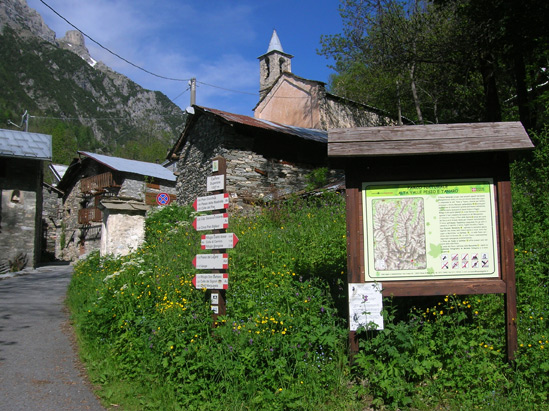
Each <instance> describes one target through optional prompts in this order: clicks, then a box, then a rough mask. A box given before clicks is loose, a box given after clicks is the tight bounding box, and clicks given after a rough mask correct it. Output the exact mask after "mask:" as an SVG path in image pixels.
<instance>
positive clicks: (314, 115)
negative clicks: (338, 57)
mask: <svg viewBox="0 0 549 411" xmlns="http://www.w3.org/2000/svg"><path fill="white" fill-rule="evenodd" d="M292 58H293V56H292V55H291V54H288V53H285V52H284V50H283V49H282V45H281V43H280V40H279V38H278V35H277V33H276V30H275V31H273V35H272V37H271V41H270V43H269V47H268V49H267V53H265V54H263V55H261V56H260V57H258V59H259V75H260V76H259V78H260V85H259V102H258V103H257V105H256V106H255V108H254V117H255V118H258V119H263V120H270V121H276V122H278V123H282V124H288V125H292V126H298V127H306V128H315V129H321V130H328V129H331V128H349V127H372V126H384V125H396V124H397V120H396V119H395V118H394V117H392V116H390V115H389V114H388V113H385V112H383V111H382V110H380V109H376V108H375V107H371V106H368V105H366V104H362V103H357V102H354V101H351V100H349V99H345V98H342V97H338V96H336V95H335V94H332V93H329V92H328V91H327V90H326V84H325V83H323V82H321V81H316V80H307V79H304V78H302V77H299V76H296V75H295V74H293V73H292V65H291V60H292Z"/></svg>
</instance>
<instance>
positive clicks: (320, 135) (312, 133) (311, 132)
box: [195, 106, 328, 143]
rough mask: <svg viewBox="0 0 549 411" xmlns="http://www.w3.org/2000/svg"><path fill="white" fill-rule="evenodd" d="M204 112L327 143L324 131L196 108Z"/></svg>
mask: <svg viewBox="0 0 549 411" xmlns="http://www.w3.org/2000/svg"><path fill="white" fill-rule="evenodd" d="M195 108H198V109H200V110H202V111H204V112H207V113H212V114H214V115H216V116H218V117H221V118H223V119H225V120H226V121H228V122H229V123H231V124H242V125H245V126H250V127H257V128H262V129H265V130H271V131H276V132H279V133H284V134H290V135H293V136H296V137H299V138H302V139H305V140H314V141H318V142H319V143H328V132H327V131H324V130H318V129H315V128H304V127H294V126H288V125H286V124H282V123H276V122H274V121H268V120H261V119H259V118H255V117H250V116H244V115H242V114H233V113H228V112H226V111H221V110H217V109H214V108H207V107H197V106H195Z"/></svg>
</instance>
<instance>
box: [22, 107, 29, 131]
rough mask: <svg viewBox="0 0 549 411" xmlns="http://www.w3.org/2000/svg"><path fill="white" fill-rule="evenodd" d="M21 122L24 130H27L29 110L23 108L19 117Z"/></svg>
mask: <svg viewBox="0 0 549 411" xmlns="http://www.w3.org/2000/svg"><path fill="white" fill-rule="evenodd" d="M21 123H25V131H29V112H28V110H25V112H24V113H23V116H22V117H21Z"/></svg>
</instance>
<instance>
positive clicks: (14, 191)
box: [0, 158, 43, 270]
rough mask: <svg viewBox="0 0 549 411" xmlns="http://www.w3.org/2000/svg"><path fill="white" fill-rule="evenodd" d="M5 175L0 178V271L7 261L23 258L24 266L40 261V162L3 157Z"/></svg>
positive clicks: (34, 264)
mask: <svg viewBox="0 0 549 411" xmlns="http://www.w3.org/2000/svg"><path fill="white" fill-rule="evenodd" d="M2 161H3V162H4V164H5V169H4V170H5V171H6V174H5V175H4V174H2V175H1V176H0V192H1V194H2V195H1V197H2V199H1V200H2V201H1V206H0V207H1V208H0V269H2V270H5V269H6V268H7V267H8V266H9V260H12V261H13V260H15V258H16V257H17V256H18V255H22V256H26V260H27V265H28V266H29V267H36V265H37V263H38V262H39V261H40V245H41V241H40V239H41V217H42V173H43V172H42V162H41V161H38V160H28V159H19V158H2Z"/></svg>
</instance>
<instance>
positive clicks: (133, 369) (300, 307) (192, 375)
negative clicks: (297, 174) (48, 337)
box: [68, 133, 549, 410]
mask: <svg viewBox="0 0 549 411" xmlns="http://www.w3.org/2000/svg"><path fill="white" fill-rule="evenodd" d="M535 139H536V141H535V142H536V145H537V148H536V152H535V153H534V155H533V157H532V158H530V159H528V160H523V161H519V162H517V163H515V164H514V165H513V196H514V199H513V200H514V214H515V215H514V218H515V226H514V229H515V244H516V253H515V254H516V255H515V257H516V272H517V299H518V310H519V315H518V319H517V324H518V338H519V350H518V352H517V355H516V361H515V362H514V363H513V364H507V363H506V362H505V346H504V342H505V339H504V323H503V321H504V315H503V298H502V296H501V295H479V296H454V295H449V296H443V297H440V298H429V299H419V298H418V299H411V298H408V299H385V301H384V304H385V307H386V312H385V324H386V329H385V330H383V331H369V332H363V333H362V336H361V342H360V344H361V351H360V353H359V354H358V355H356V356H355V357H354V362H353V366H352V367H351V366H350V365H349V362H348V353H347V351H346V333H347V330H346V323H345V321H344V319H343V318H342V313H343V312H344V309H345V286H344V279H345V278H346V268H345V266H346V239H345V221H344V219H345V217H344V215H345V207H344V201H343V199H342V198H340V197H337V196H329V195H327V196H324V197H321V198H317V199H314V200H310V201H307V202H306V201H297V200H296V201H293V202H289V203H287V204H285V205H283V206H279V207H272V208H269V209H265V210H264V211H263V212H262V213H261V214H260V215H258V216H256V217H253V218H251V217H238V218H236V217H234V218H231V220H230V227H229V229H230V231H232V232H235V233H236V234H237V235H238V237H239V239H240V242H239V244H238V246H237V248H236V249H235V250H232V251H231V252H230V253H229V258H230V263H229V266H230V286H229V289H228V290H227V293H226V300H227V315H226V316H225V317H222V318H220V319H219V324H217V327H212V320H211V313H210V311H209V299H208V294H207V292H206V291H205V290H196V289H195V288H194V287H193V286H192V284H191V280H192V278H193V276H194V275H195V273H196V270H194V269H193V267H192V265H191V261H192V259H193V257H194V255H195V254H197V253H200V252H202V251H200V250H199V244H200V241H199V234H198V233H196V232H195V231H194V229H193V228H192V227H191V221H192V219H193V216H192V210H190V209H188V208H177V207H167V208H165V209H163V210H162V211H160V212H158V213H156V214H153V215H152V216H150V217H149V219H148V220H147V242H146V244H145V245H144V246H143V247H142V248H141V249H139V250H137V251H135V252H134V253H133V254H132V255H131V256H128V257H124V258H117V259H113V258H105V259H101V258H99V256H98V255H92V256H90V257H89V258H88V259H87V260H86V261H84V262H82V263H79V264H78V265H77V266H76V267H75V273H74V276H73V280H72V282H71V285H70V289H69V299H68V302H69V305H70V307H71V311H72V313H73V318H74V320H75V324H76V327H77V332H78V335H79V338H80V341H81V346H82V352H83V356H84V359H85V360H86V363H87V365H88V368H89V369H90V373H91V378H92V381H93V382H97V383H100V384H101V385H102V387H103V388H102V391H101V393H100V394H101V395H102V397H103V398H104V399H105V402H106V403H107V404H109V403H116V404H123V405H124V408H125V409H166V410H170V409H174V410H175V409H198V410H200V409H204V410H213V409H230V410H240V409H254V410H255V409H269V410H272V409H299V410H307V409H315V410H317V409H320V410H322V409H326V410H327V409H330V410H333V409H341V410H355V409H363V408H365V407H368V406H370V405H373V406H375V407H377V408H380V409H385V408H387V409H407V408H410V409H425V410H429V409H435V408H438V409H456V410H458V409H503V410H512V409H549V408H548V407H547V399H548V398H547V396H548V392H549V377H548V375H549V354H548V352H549V343H548V340H549V332H548V327H547V326H548V322H547V317H548V313H547V307H548V306H549V291H548V273H549V248H548V247H547V244H549V238H548V233H549V194H548V193H549V190H548V186H547V185H548V183H547V182H548V181H549V167H547V164H549V162H548V159H549V148H548V144H547V133H541V134H540V135H537V136H535Z"/></svg>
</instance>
